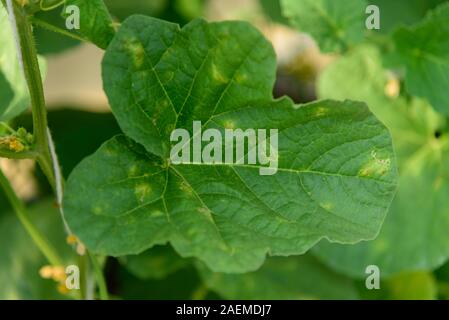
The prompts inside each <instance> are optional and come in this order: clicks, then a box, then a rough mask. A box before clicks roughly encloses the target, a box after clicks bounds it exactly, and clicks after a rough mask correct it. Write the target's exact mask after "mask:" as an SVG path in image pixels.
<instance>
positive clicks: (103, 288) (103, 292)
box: [88, 253, 109, 300]
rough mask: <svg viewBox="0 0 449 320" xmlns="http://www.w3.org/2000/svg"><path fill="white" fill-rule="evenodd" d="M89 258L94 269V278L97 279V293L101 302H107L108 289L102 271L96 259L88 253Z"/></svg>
mask: <svg viewBox="0 0 449 320" xmlns="http://www.w3.org/2000/svg"><path fill="white" fill-rule="evenodd" d="M88 255H89V257H90V261H91V263H92V267H93V269H94V273H95V277H96V278H97V284H98V291H99V293H100V299H101V300H109V294H108V287H107V285H106V281H105V279H104V276H103V270H102V268H101V266H100V264H99V263H98V260H97V257H95V256H94V255H93V254H92V253H88Z"/></svg>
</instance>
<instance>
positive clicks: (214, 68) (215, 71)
mask: <svg viewBox="0 0 449 320" xmlns="http://www.w3.org/2000/svg"><path fill="white" fill-rule="evenodd" d="M212 77H213V78H214V80H216V81H217V82H220V83H228V81H229V79H228V78H226V77H225V76H224V75H223V74H222V73H221V72H220V70H218V68H217V66H216V65H215V64H212Z"/></svg>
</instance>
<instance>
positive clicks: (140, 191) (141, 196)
mask: <svg viewBox="0 0 449 320" xmlns="http://www.w3.org/2000/svg"><path fill="white" fill-rule="evenodd" d="M151 192H152V189H151V186H150V185H149V184H148V183H142V184H138V185H137V186H136V187H135V189H134V194H135V195H136V197H137V199H138V200H139V201H141V202H142V201H144V200H145V199H146V198H147V197H148V196H149V195H150V194H151Z"/></svg>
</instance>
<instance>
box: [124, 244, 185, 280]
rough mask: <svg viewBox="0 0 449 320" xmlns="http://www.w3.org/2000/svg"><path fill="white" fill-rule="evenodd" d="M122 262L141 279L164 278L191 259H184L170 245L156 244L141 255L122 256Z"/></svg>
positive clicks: (181, 267) (183, 266)
mask: <svg viewBox="0 0 449 320" xmlns="http://www.w3.org/2000/svg"><path fill="white" fill-rule="evenodd" d="M120 262H121V263H122V264H123V265H124V266H125V267H126V269H128V271H129V272H131V273H132V274H133V275H134V276H136V277H139V278H141V279H164V278H166V277H167V276H169V275H170V274H172V273H175V272H177V271H178V270H180V269H183V268H185V267H187V266H188V265H189V264H190V262H189V260H186V259H182V258H181V257H180V256H179V255H177V254H176V252H174V251H173V249H172V248H171V247H170V246H156V247H154V248H151V249H149V250H146V251H144V252H142V253H141V254H139V255H131V256H125V257H121V258H120Z"/></svg>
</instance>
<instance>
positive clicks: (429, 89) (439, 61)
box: [393, 3, 449, 115]
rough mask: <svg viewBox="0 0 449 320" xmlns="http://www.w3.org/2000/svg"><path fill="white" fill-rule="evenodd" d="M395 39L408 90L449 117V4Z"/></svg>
mask: <svg viewBox="0 0 449 320" xmlns="http://www.w3.org/2000/svg"><path fill="white" fill-rule="evenodd" d="M393 38H394V42H395V44H396V50H397V53H398V54H399V56H400V58H401V61H402V63H403V64H405V67H406V77H405V85H406V88H407V90H408V91H409V92H410V93H411V94H413V95H416V96H419V97H424V98H426V99H427V100H428V101H429V102H430V103H431V104H432V106H433V107H435V109H436V110H437V111H439V112H441V113H444V114H446V115H449V95H448V94H447V88H448V87H449V3H446V4H445V5H442V6H440V7H438V8H437V9H435V10H434V11H432V12H430V13H429V14H428V15H427V17H426V19H425V20H424V21H422V22H421V23H419V24H418V25H416V26H414V27H411V28H401V29H399V30H397V31H396V32H395V33H394V35H393Z"/></svg>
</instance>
